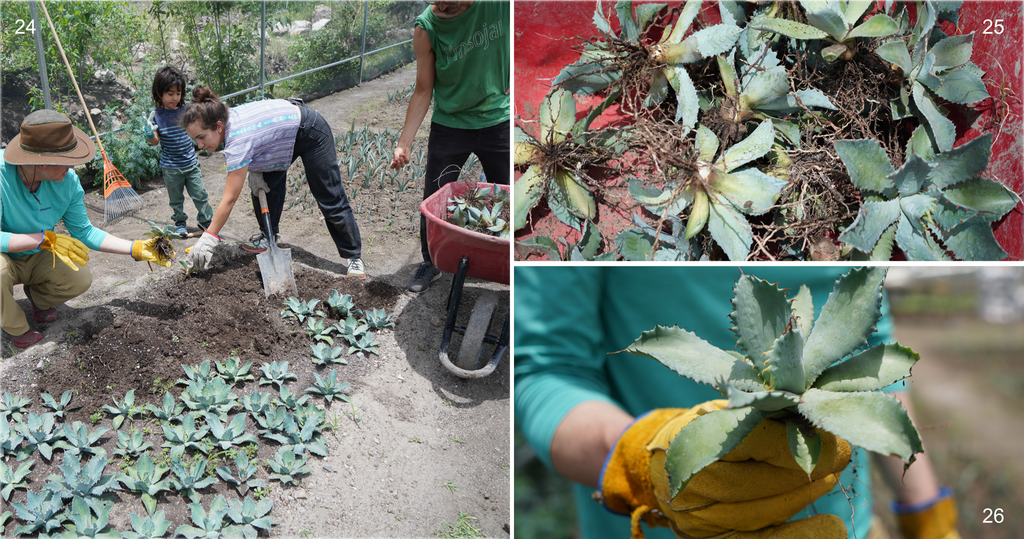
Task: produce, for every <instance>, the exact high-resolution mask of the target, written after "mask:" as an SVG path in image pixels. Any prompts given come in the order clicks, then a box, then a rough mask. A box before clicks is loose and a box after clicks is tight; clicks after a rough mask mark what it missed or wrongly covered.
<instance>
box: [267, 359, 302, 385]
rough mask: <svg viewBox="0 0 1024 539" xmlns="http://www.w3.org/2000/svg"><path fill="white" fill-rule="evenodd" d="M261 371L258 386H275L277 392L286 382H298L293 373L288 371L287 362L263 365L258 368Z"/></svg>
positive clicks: (273, 362)
mask: <svg viewBox="0 0 1024 539" xmlns="http://www.w3.org/2000/svg"><path fill="white" fill-rule="evenodd" d="M260 370H261V371H263V377H262V378H260V385H261V386H262V385H266V384H274V385H276V386H277V389H278V391H280V390H281V387H282V386H284V384H285V383H287V382H288V380H298V377H297V376H295V373H292V372H289V371H288V362H287V361H271V362H270V363H264V364H263V366H261V367H260Z"/></svg>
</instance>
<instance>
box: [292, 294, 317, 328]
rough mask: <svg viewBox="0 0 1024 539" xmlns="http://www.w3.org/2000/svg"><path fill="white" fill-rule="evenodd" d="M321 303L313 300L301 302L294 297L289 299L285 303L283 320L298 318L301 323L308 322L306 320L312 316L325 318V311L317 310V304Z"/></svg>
mask: <svg viewBox="0 0 1024 539" xmlns="http://www.w3.org/2000/svg"><path fill="white" fill-rule="evenodd" d="M318 303H320V300H318V299H311V300H309V301H308V302H307V301H300V300H299V298H296V297H294V296H292V297H289V298H288V299H287V300H285V302H284V306H285V308H284V310H282V311H281V318H296V319H298V321H299V323H300V324H301V323H303V322H305V321H306V318H310V317H312V316H314V315H315V316H319V317H321V318H323V316H324V313H323V311H318V310H316V306H317V304H318Z"/></svg>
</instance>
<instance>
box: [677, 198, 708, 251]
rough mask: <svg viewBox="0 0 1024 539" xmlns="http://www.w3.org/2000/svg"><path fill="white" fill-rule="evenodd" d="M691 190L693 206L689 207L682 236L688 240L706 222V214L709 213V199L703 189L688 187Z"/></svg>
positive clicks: (701, 228) (702, 228) (702, 227)
mask: <svg viewBox="0 0 1024 539" xmlns="http://www.w3.org/2000/svg"><path fill="white" fill-rule="evenodd" d="M687 191H692V192H693V206H691V208H690V217H689V219H687V221H686V231H685V233H684V235H683V238H684V239H686V240H689V239H690V238H692V237H694V236H696V235H697V234H698V233H699V232H700V231H701V230H704V226H705V225H706V224H707V223H708V215H710V214H711V201H710V200H709V199H708V194H707V192H706V191H704V190H703V189H693V188H688V189H687Z"/></svg>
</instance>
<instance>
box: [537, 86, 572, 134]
mask: <svg viewBox="0 0 1024 539" xmlns="http://www.w3.org/2000/svg"><path fill="white" fill-rule="evenodd" d="M575 123H576V100H575V99H573V98H572V92H568V91H566V90H564V89H562V88H557V89H555V90H554V91H553V92H551V93H550V94H548V95H547V97H545V98H544V101H542V102H541V104H540V137H541V141H542V142H543V143H546V144H550V143H557V142H562V141H563V140H565V139H566V137H568V136H569V133H570V132H572V126H573V124H575Z"/></svg>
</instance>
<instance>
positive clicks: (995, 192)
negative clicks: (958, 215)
mask: <svg viewBox="0 0 1024 539" xmlns="http://www.w3.org/2000/svg"><path fill="white" fill-rule="evenodd" d="M943 194H944V195H945V196H946V198H948V199H949V201H950V202H952V203H954V204H956V205H957V206H962V207H965V208H969V209H972V210H974V211H977V212H981V214H982V216H983V217H985V219H987V220H988V221H995V220H997V219H1000V218H1001V217H1002V216H1004V215H1006V214H1007V213H1009V211H1010V210H1012V209H1013V208H1014V207H1016V206H1017V204H1019V203H1020V197H1018V196H1017V194H1016V193H1014V192H1013V191H1011V190H1009V189H1007V188H1006V186H1004V185H1003V184H1001V183H999V182H997V181H994V180H989V179H987V178H980V177H978V178H973V179H970V180H967V181H966V182H961V183H958V184H956V185H954V186H952V187H950V188H948V189H946V190H945V191H944V192H943Z"/></svg>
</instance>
